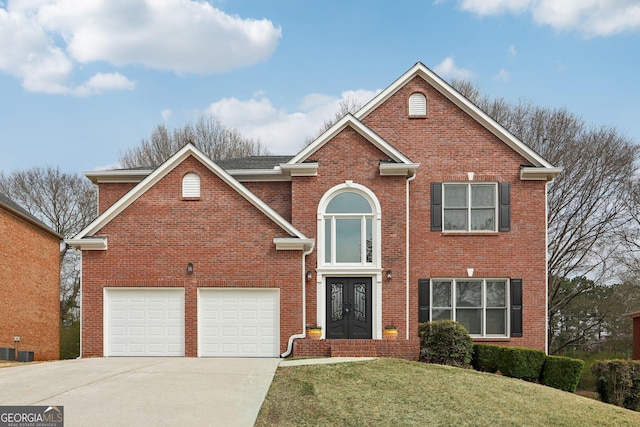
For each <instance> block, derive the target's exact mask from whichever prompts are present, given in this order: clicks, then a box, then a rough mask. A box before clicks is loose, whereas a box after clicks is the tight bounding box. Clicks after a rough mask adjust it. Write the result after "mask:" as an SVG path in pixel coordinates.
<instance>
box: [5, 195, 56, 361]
mask: <svg viewBox="0 0 640 427" xmlns="http://www.w3.org/2000/svg"><path fill="white" fill-rule="evenodd" d="M0 236H1V237H2V238H1V239H0V259H1V260H2V261H1V262H0V348H11V349H16V348H17V350H18V352H20V351H27V352H33V356H34V358H35V360H54V359H59V358H60V242H61V240H62V236H60V235H59V234H58V233H56V232H54V231H53V230H51V229H50V228H49V227H47V226H46V225H44V224H43V223H42V222H40V221H38V220H37V219H36V218H34V217H33V216H32V215H30V214H29V213H28V212H27V211H25V210H24V209H23V208H21V207H20V206H18V204H16V203H15V202H13V201H12V200H11V199H9V198H8V197H7V196H5V195H4V194H1V193H0ZM15 337H20V341H19V342H17V343H16V342H14V338H15Z"/></svg>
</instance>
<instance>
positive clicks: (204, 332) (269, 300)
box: [198, 288, 280, 357]
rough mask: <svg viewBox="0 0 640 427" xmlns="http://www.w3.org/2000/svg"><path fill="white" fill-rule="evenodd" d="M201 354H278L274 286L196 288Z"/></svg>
mask: <svg viewBox="0 0 640 427" xmlns="http://www.w3.org/2000/svg"><path fill="white" fill-rule="evenodd" d="M198 325H199V326H198V354H199V355H200V356H201V357H278V355H279V341H280V292H279V290H278V289H256V288H251V289H246V288H244V289H239V288H225V289H219V288H218V289H199V291H198Z"/></svg>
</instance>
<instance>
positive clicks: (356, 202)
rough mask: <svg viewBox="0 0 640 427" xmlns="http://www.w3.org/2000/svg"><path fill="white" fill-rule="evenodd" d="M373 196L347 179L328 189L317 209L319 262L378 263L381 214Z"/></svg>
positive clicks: (344, 264)
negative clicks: (347, 181)
mask: <svg viewBox="0 0 640 427" xmlns="http://www.w3.org/2000/svg"><path fill="white" fill-rule="evenodd" d="M379 210H380V208H379V204H378V202H377V200H375V196H373V194H372V193H371V192H370V191H369V190H367V189H366V188H365V187H363V186H361V185H358V184H353V183H350V182H349V183H348V184H343V185H340V186H338V187H336V188H334V189H333V190H331V191H329V192H328V193H327V194H326V195H325V196H324V197H323V199H322V201H321V202H320V205H319V210H318V236H320V241H319V246H318V247H319V248H321V251H320V264H321V265H324V266H332V265H336V266H337V265H341V266H346V265H350V266H354V267H355V266H369V267H373V266H375V265H378V264H379V263H380V237H379V235H380V214H379Z"/></svg>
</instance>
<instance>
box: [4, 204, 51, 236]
mask: <svg viewBox="0 0 640 427" xmlns="http://www.w3.org/2000/svg"><path fill="white" fill-rule="evenodd" d="M0 209H4V210H5V211H7V212H9V213H10V214H12V215H14V216H16V217H18V218H20V219H21V220H23V221H25V222H27V223H29V224H31V225H33V226H35V227H37V228H39V229H40V230H42V231H44V232H46V233H48V234H50V235H51V236H53V237H55V238H56V239H59V240H62V238H63V237H62V236H61V235H60V234H59V233H57V232H55V231H54V230H52V229H51V228H49V227H48V226H47V225H46V224H45V223H43V222H42V221H40V220H39V219H38V218H36V217H34V216H33V215H31V214H30V213H29V212H27V210H25V209H24V208H23V207H22V206H20V205H19V204H17V203H16V202H14V201H13V200H11V199H10V198H9V197H8V196H7V195H5V194H3V193H0Z"/></svg>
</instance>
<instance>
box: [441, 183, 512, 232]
mask: <svg viewBox="0 0 640 427" xmlns="http://www.w3.org/2000/svg"><path fill="white" fill-rule="evenodd" d="M447 185H466V186H467V207H466V208H465V209H466V210H467V229H466V230H447V229H446V227H445V224H446V220H445V213H446V201H445V200H446V199H445V198H446V186H447ZM473 185H493V200H494V206H493V219H494V220H493V229H492V230H472V229H471V211H472V208H471V186H473ZM498 196H499V194H498V183H497V182H480V181H478V182H455V181H454V182H443V183H442V232H443V233H497V232H498V222H500V218H499V217H498V215H499V211H498V208H499V203H500V202H499V199H498ZM458 209H462V208H458ZM479 209H483V208H479Z"/></svg>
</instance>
